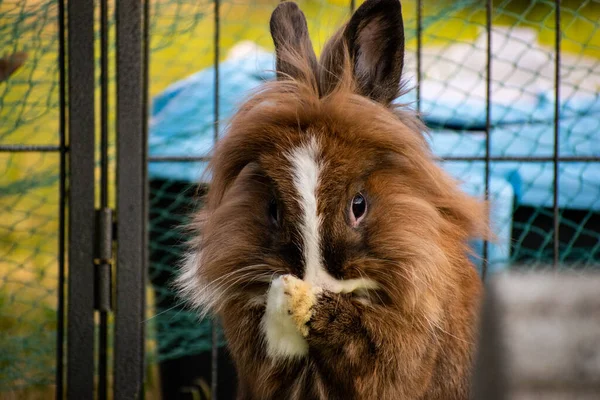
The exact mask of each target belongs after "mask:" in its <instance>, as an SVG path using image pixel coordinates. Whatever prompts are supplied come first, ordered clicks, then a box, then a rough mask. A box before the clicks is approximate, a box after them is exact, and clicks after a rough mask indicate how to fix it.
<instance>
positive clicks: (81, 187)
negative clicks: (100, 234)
mask: <svg viewBox="0 0 600 400" xmlns="http://www.w3.org/2000/svg"><path fill="white" fill-rule="evenodd" d="M67 6H68V7H67V11H68V22H67V24H68V48H67V49H68V74H69V75H68V76H69V78H68V111H69V112H68V126H69V128H68V134H69V150H70V151H69V157H68V160H69V208H68V210H69V274H68V298H67V300H68V311H67V321H68V326H67V398H69V399H91V398H93V393H94V363H93V362H90V360H93V359H94V269H93V259H94V245H93V244H94V225H95V224H94V181H95V179H94V150H95V149H94V144H95V140H94V129H95V121H94V114H95V110H94V2H93V0H81V1H69V2H68V3H67Z"/></svg>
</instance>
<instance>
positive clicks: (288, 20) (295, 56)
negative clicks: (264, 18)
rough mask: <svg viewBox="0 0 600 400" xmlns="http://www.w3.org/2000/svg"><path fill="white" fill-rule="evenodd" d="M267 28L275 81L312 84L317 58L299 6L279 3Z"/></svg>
mask: <svg viewBox="0 0 600 400" xmlns="http://www.w3.org/2000/svg"><path fill="white" fill-rule="evenodd" d="M270 28H271V36H272V37H273V43H274V44H275V54H276V57H277V66H276V68H277V76H278V78H279V79H286V78H288V77H291V78H293V79H300V80H304V81H306V80H310V81H313V82H314V81H315V80H316V76H317V71H318V64H317V56H316V55H315V51H314V49H313V46H312V43H311V41H310V37H309V35H308V26H307V24H306V17H305V16H304V13H303V12H302V11H301V10H300V8H299V7H298V5H297V4H296V3H293V2H289V1H286V2H282V3H281V4H279V5H278V6H277V8H275V10H274V11H273V14H272V15H271V22H270ZM307 75H308V76H307Z"/></svg>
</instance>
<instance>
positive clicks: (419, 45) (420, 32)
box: [417, 0, 423, 114]
mask: <svg viewBox="0 0 600 400" xmlns="http://www.w3.org/2000/svg"><path fill="white" fill-rule="evenodd" d="M422 12H423V3H422V0H417V113H419V114H420V113H421V83H422V82H423V76H422V75H421V70H422V68H423V65H422V62H423V60H422V55H423V54H422V53H423V15H422Z"/></svg>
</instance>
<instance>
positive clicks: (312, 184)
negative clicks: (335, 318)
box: [288, 137, 377, 293]
mask: <svg viewBox="0 0 600 400" xmlns="http://www.w3.org/2000/svg"><path fill="white" fill-rule="evenodd" d="M318 157H319V144H318V142H317V140H316V139H315V138H314V137H313V138H311V140H310V142H308V143H307V144H306V145H304V146H302V147H299V148H297V149H295V150H294V151H293V152H292V153H291V154H290V155H289V156H288V158H289V160H290V162H291V163H292V171H293V172H292V173H293V180H294V186H295V188H296V191H297V193H298V200H299V203H300V207H301V209H302V223H301V226H300V232H301V234H302V239H303V241H304V263H305V266H304V268H305V269H304V280H305V281H306V282H309V283H311V284H312V285H314V286H316V287H319V288H322V289H325V290H329V291H331V292H335V293H350V292H353V291H354V290H357V289H375V288H377V283H376V282H374V281H372V280H370V279H363V278H361V279H349V280H343V281H340V280H337V279H335V278H334V277H332V276H331V275H330V274H329V273H328V272H327V270H326V269H325V267H324V266H323V261H322V260H323V259H322V255H321V236H322V235H321V221H322V218H321V216H320V215H319V213H318V208H317V204H318V201H317V189H318V187H319V179H320V175H321V170H322V165H321V164H320V163H319V161H318Z"/></svg>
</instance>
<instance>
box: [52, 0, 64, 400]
mask: <svg viewBox="0 0 600 400" xmlns="http://www.w3.org/2000/svg"><path fill="white" fill-rule="evenodd" d="M65 1H66V0H59V1H58V71H59V72H58V86H59V93H58V99H59V100H58V101H59V106H60V110H59V118H58V130H59V132H60V139H59V150H60V167H59V174H60V181H59V189H58V190H59V192H58V288H57V292H58V293H57V300H58V305H57V321H56V326H57V328H56V376H55V381H56V399H57V400H62V399H63V397H64V392H65V390H64V378H65V375H64V362H65V341H64V340H65V276H66V274H65V272H66V271H65V251H66V248H65V239H66V237H65V236H66V235H65V222H66V208H67V207H66V189H67V186H66V183H67V179H66V166H67V160H66V152H65V148H66V134H67V132H66V130H67V102H66V100H67V99H66V90H67V85H66V79H67V77H66V73H67V70H66V62H67V58H66V56H65V35H66V32H67V29H66V26H65V22H66V19H65Z"/></svg>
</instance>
